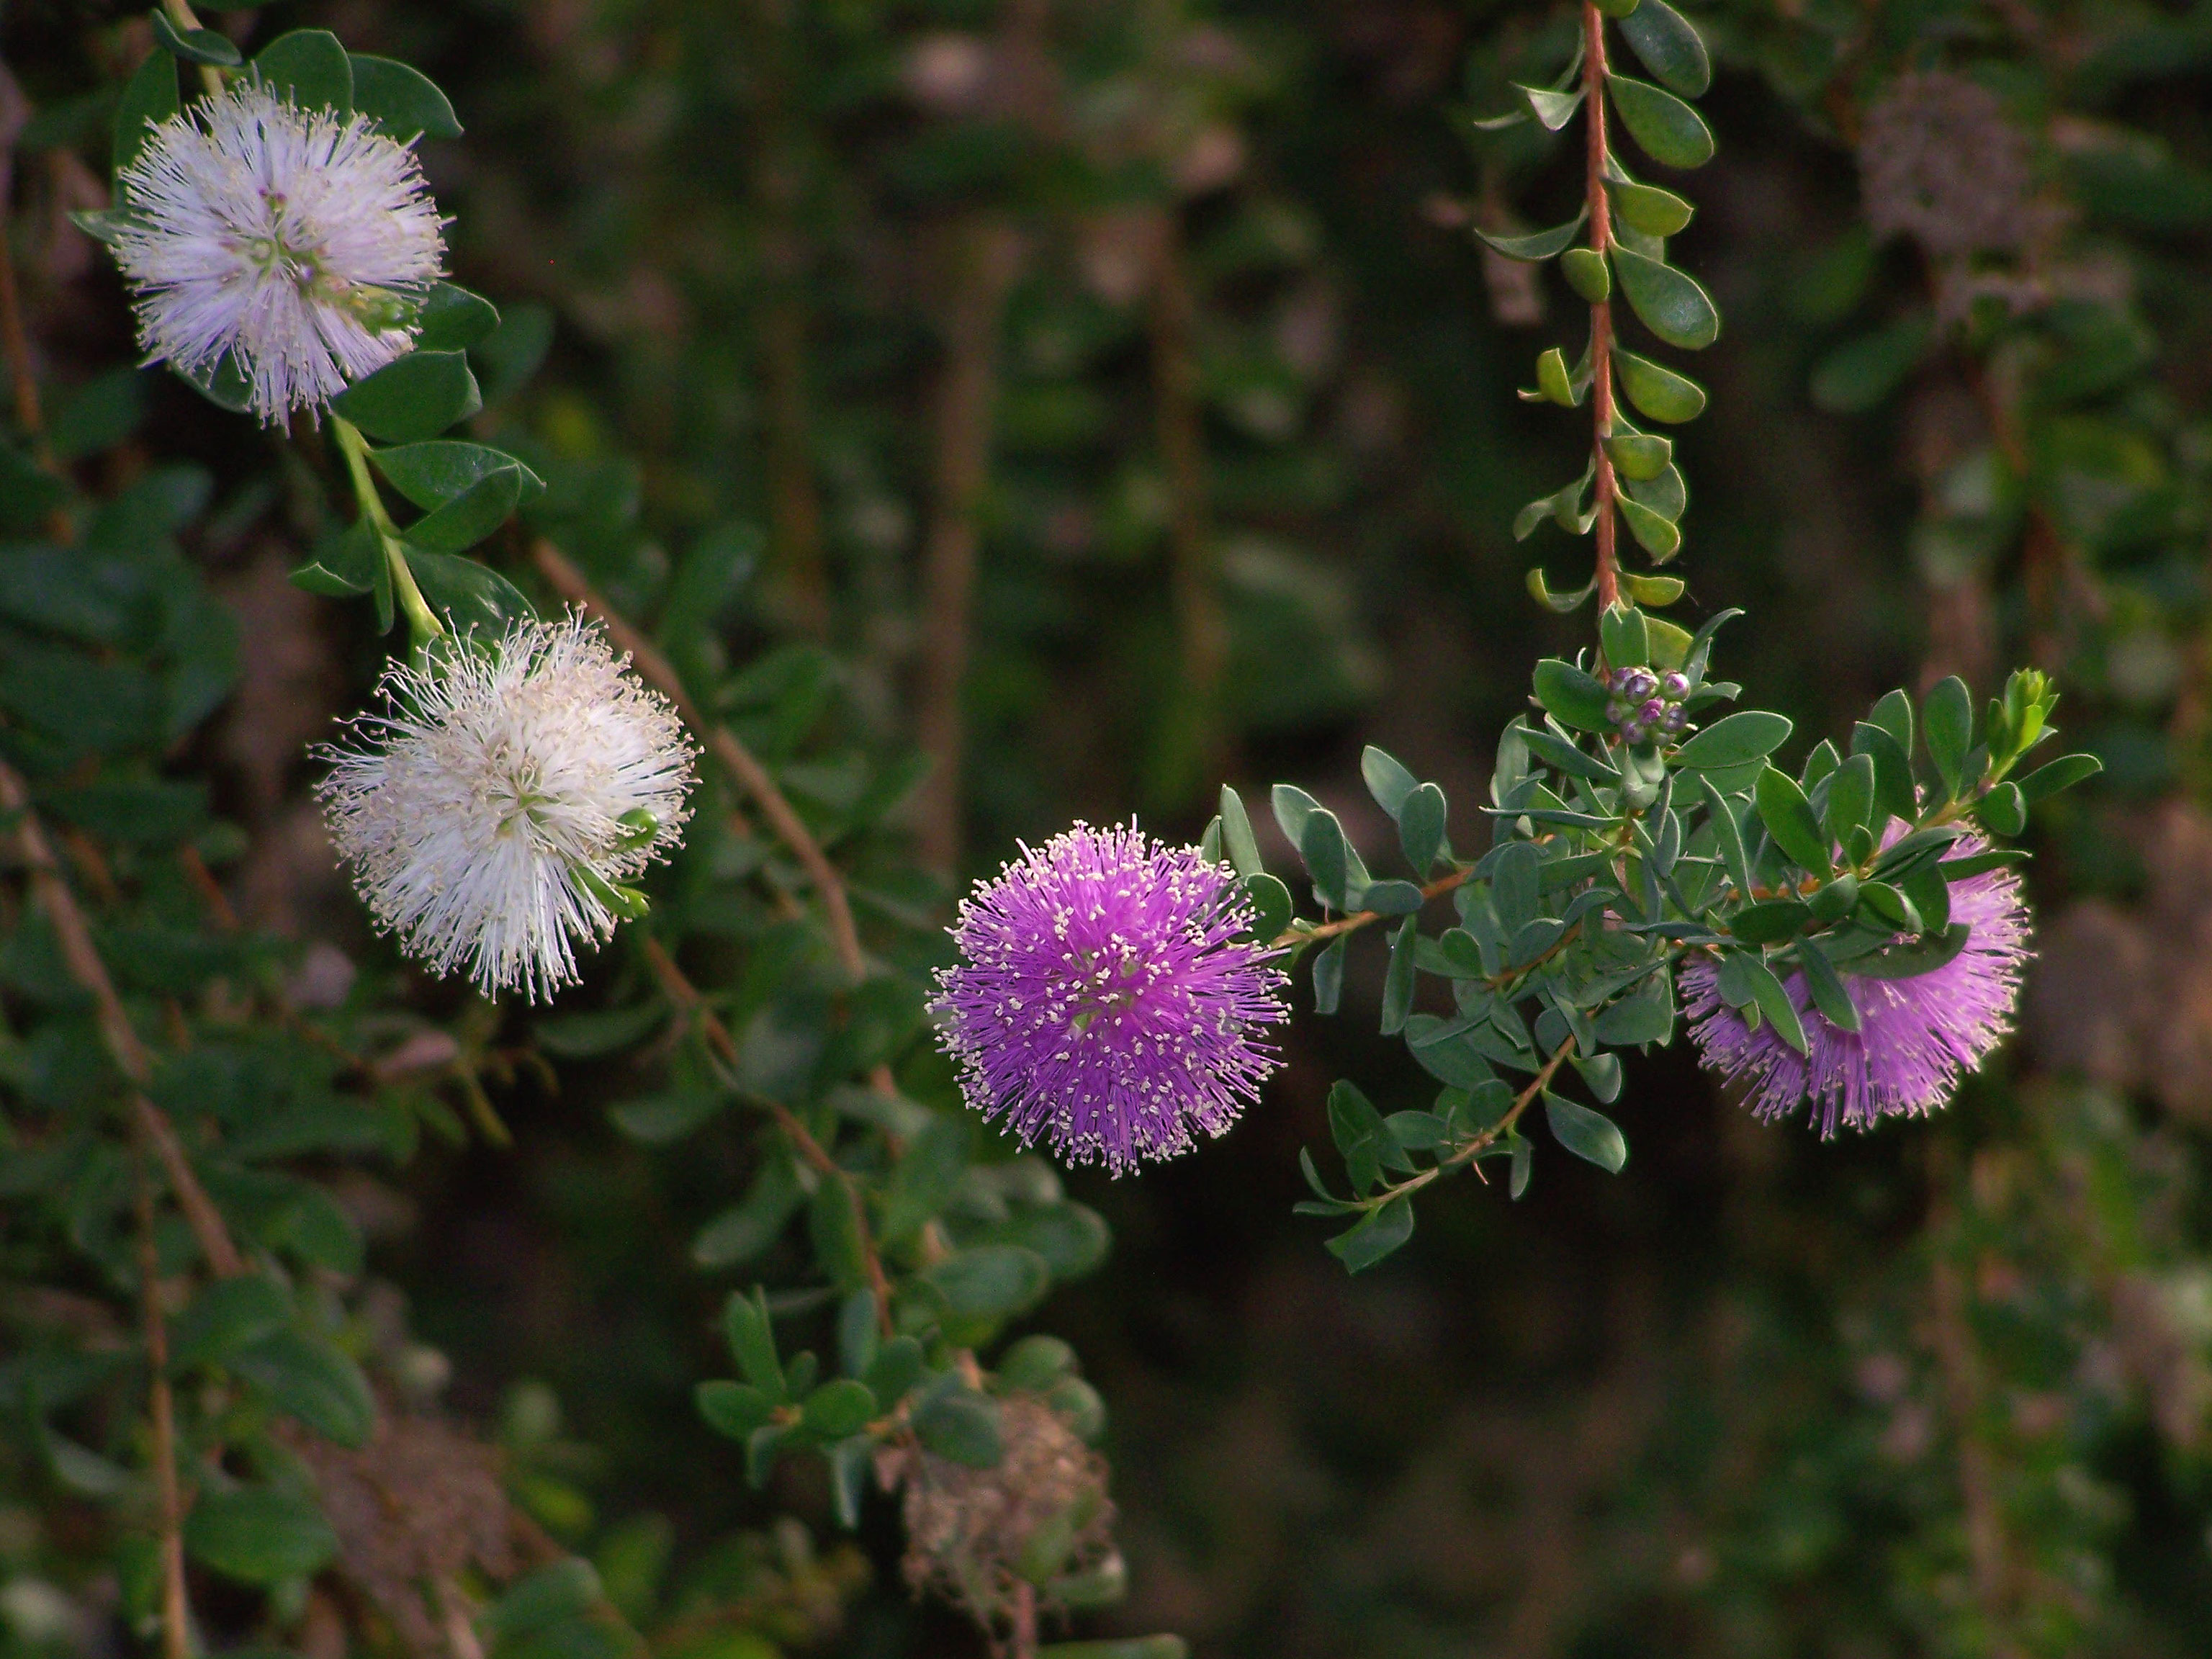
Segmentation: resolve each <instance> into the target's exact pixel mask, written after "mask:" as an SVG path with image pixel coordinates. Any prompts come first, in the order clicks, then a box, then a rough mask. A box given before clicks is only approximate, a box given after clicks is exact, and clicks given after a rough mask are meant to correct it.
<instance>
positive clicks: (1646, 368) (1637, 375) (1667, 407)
mask: <svg viewBox="0 0 2212 1659" xmlns="http://www.w3.org/2000/svg"><path fill="white" fill-rule="evenodd" d="M1613 372H1614V373H1615V374H1618V375H1620V386H1621V390H1622V391H1624V392H1626V393H1627V394H1628V401H1629V402H1630V403H1632V404H1635V405H1636V410H1637V412H1638V414H1640V415H1645V416H1650V418H1651V419H1652V420H1655V421H1664V422H1666V423H1667V424H1668V425H1669V426H1680V424H1681V423H1682V422H1685V421H1694V420H1696V419H1697V418H1698V416H1700V415H1702V414H1704V413H1705V387H1703V386H1699V384H1698V383H1697V382H1696V381H1695V380H1691V379H1690V378H1688V377H1687V376H1686V375H1682V374H1676V373H1674V370H1673V369H1671V368H1662V367H1661V366H1660V365H1659V364H1657V363H1655V362H1652V361H1651V360H1650V358H1648V357H1639V356H1636V354H1635V353H1633V352H1630V351H1616V352H1614V353H1613Z"/></svg>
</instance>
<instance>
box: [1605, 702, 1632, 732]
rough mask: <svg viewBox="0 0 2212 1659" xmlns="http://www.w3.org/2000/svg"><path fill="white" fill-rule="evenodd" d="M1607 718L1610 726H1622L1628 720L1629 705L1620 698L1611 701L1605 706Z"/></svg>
mask: <svg viewBox="0 0 2212 1659" xmlns="http://www.w3.org/2000/svg"><path fill="white" fill-rule="evenodd" d="M1605 718H1606V720H1607V724H1608V725H1613V726H1618V725H1620V723H1621V721H1623V720H1626V719H1627V718H1628V705H1627V704H1626V703H1625V702H1621V700H1620V698H1619V697H1613V698H1611V699H1609V700H1608V701H1607V703H1606V705H1605Z"/></svg>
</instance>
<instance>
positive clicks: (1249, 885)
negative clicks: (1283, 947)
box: [1244, 871, 1292, 942]
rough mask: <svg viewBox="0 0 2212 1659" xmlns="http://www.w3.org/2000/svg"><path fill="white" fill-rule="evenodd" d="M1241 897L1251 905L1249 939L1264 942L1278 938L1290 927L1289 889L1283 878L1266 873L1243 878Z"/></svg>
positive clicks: (1262, 872)
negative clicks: (1246, 899)
mask: <svg viewBox="0 0 2212 1659" xmlns="http://www.w3.org/2000/svg"><path fill="white" fill-rule="evenodd" d="M1244 896H1245V897H1246V898H1248V899H1249V900H1250V901H1251V902H1252V936H1253V937H1254V938H1255V939H1260V940H1261V941H1263V942H1267V941H1272V940H1274V939H1280V938H1281V937H1282V935H1283V930H1284V929H1285V927H1289V926H1290V925H1291V914H1292V908H1291V890H1290V889H1289V888H1287V887H1285V885H1284V884H1283V883H1282V878H1280V877H1278V876H1271V875H1269V874H1267V872H1265V871H1261V872H1260V873H1259V874H1257V875H1252V876H1247V877H1245V878H1244Z"/></svg>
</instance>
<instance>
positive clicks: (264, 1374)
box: [229, 1330, 376, 1446]
mask: <svg viewBox="0 0 2212 1659" xmlns="http://www.w3.org/2000/svg"><path fill="white" fill-rule="evenodd" d="M229 1366H230V1370H231V1371H232V1373H233V1374H234V1376H239V1377H240V1378H242V1379H243V1380H245V1381H246V1382H247V1383H252V1385H253V1386H254V1387H255V1388H257V1389H260V1390H261V1392H262V1393H263V1394H264V1395H266V1396H267V1397H268V1400H269V1403H270V1405H272V1406H274V1407H276V1409H277V1410H278V1411H281V1412H283V1413H287V1414H288V1415H289V1416H292V1417H296V1418H298V1419H300V1421H301V1422H302V1423H305V1424H306V1425H307V1426H308V1427H309V1428H311V1429H313V1430H314V1431H316V1432H317V1433H319V1434H321V1435H324V1436H325V1437H327V1438H329V1439H331V1440H335V1441H336V1442H337V1443H338V1444H339V1445H341V1446H365V1445H367V1444H368V1437H369V1435H370V1433H371V1432H372V1431H374V1428H375V1427H376V1396H375V1395H373V1394H371V1393H370V1392H369V1389H368V1378H367V1377H365V1376H362V1374H361V1367H360V1366H358V1365H356V1364H354V1363H353V1361H352V1360H350V1359H349V1358H346V1356H345V1355H343V1354H342V1353H340V1352H338V1351H337V1348H335V1347H333V1346H331V1344H330V1343H329V1342H327V1341H325V1340H322V1339H321V1338H319V1337H310V1336H307V1335H304V1334H301V1333H300V1332H298V1331H295V1330H282V1331H276V1332H273V1333H272V1334H270V1335H268V1336H265V1337H264V1338H262V1339H261V1340H259V1341H258V1342H256V1343H254V1344H252V1346H248V1347H246V1348H242V1349H240V1351H239V1352H237V1353H234V1354H233V1355H232V1356H231V1358H230V1361H229Z"/></svg>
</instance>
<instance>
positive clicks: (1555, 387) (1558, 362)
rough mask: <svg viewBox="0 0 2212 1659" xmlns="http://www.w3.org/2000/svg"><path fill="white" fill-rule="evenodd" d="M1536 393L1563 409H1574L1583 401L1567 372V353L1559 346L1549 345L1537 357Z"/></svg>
mask: <svg viewBox="0 0 2212 1659" xmlns="http://www.w3.org/2000/svg"><path fill="white" fill-rule="evenodd" d="M1536 393H1537V395H1538V396H1539V397H1541V398H1544V399H1545V401H1547V403H1554V404H1559V407H1560V408H1562V409H1574V408H1577V407H1578V406H1579V405H1580V404H1581V403H1582V398H1581V396H1580V395H1579V394H1578V393H1577V392H1576V390H1575V385H1574V380H1573V379H1572V378H1571V376H1570V375H1569V374H1568V373H1567V358H1566V354H1565V352H1563V351H1561V350H1560V349H1559V347H1557V346H1549V347H1547V348H1546V349H1545V350H1544V351H1543V352H1542V354H1541V356H1538V357H1537V359H1536Z"/></svg>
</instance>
